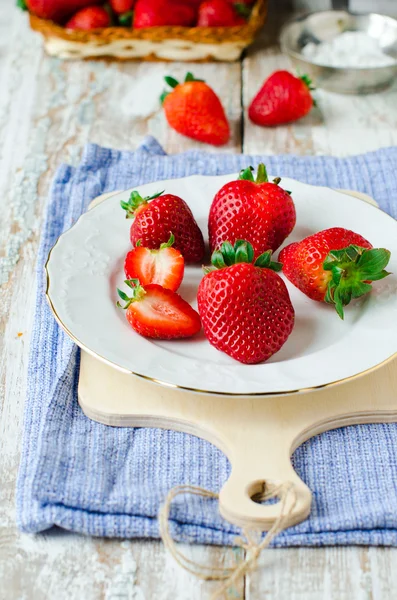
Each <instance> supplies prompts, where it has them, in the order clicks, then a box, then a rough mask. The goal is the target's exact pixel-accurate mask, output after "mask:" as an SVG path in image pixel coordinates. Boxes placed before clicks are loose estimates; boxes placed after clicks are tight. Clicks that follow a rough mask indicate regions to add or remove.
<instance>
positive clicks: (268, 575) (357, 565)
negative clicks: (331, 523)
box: [246, 546, 397, 600]
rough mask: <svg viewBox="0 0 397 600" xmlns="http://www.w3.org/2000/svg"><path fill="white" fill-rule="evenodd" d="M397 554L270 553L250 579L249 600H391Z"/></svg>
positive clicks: (350, 550)
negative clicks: (258, 599) (286, 599)
mask: <svg viewBox="0 0 397 600" xmlns="http://www.w3.org/2000/svg"><path fill="white" fill-rule="evenodd" d="M396 559H397V549H396V548H365V547H364V548H363V547H337V546H336V547H332V548H331V547H330V548H298V549H295V548H290V549H273V550H272V549H271V550H266V551H265V552H264V553H263V555H262V557H261V560H260V564H259V569H258V570H257V571H256V572H254V573H252V574H250V575H249V576H248V578H247V586H246V589H247V592H246V600H256V599H257V598H260V599H261V600H280V599H284V598H288V600H336V599H337V600H351V599H352V598H354V600H368V599H369V598H371V599H373V600H390V599H391V598H393V590H394V589H395V585H396V578H397V574H396V570H395V568H394V567H393V565H394V563H395V561H396Z"/></svg>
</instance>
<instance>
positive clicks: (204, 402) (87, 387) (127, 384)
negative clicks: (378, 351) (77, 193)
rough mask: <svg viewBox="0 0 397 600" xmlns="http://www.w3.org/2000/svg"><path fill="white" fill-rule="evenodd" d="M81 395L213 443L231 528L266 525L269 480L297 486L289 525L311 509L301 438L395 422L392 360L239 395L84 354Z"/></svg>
mask: <svg viewBox="0 0 397 600" xmlns="http://www.w3.org/2000/svg"><path fill="white" fill-rule="evenodd" d="M102 199H103V197H101V198H99V199H97V201H100V200H102ZM97 201H96V202H97ZM78 394H79V403H80V406H81V408H82V409H83V411H84V413H85V414H86V415H87V416H88V417H89V418H91V419H93V420H95V421H98V422H100V423H104V424H106V425H112V426H118V427H162V428H165V429H174V430H177V431H183V432H186V433H190V434H193V435H196V436H198V437H201V438H203V439H206V440H208V441H209V442H211V443H213V444H215V445H216V446H218V447H219V448H220V449H221V450H222V451H223V452H224V453H225V454H226V455H227V457H228V458H229V460H230V462H231V465H232V471H231V475H230V478H229V479H228V481H227V482H226V483H225V485H224V486H223V488H222V489H221V491H220V495H219V509H220V512H221V514H222V515H223V517H224V518H226V519H227V520H229V521H230V522H231V523H234V524H235V525H239V526H242V527H248V528H257V529H262V530H268V529H269V528H270V527H271V525H272V524H273V523H274V521H275V520H276V519H277V516H278V515H279V511H280V503H278V504H258V503H256V502H255V501H253V500H252V497H253V496H255V494H257V493H259V492H262V491H263V490H264V486H265V485H266V484H267V485H274V484H275V485H279V484H281V483H284V482H287V481H290V482H292V483H293V484H294V485H295V489H296V494H297V502H296V504H295V506H294V507H293V508H292V504H291V506H288V505H287V506H286V511H288V510H289V509H290V508H291V509H292V510H291V514H290V519H289V522H288V526H290V525H294V524H296V523H299V522H301V521H303V520H304V519H305V518H306V517H307V516H308V514H309V512H310V506H311V491H310V490H309V488H308V487H307V486H306V485H305V484H304V483H303V481H302V480H301V479H300V478H299V477H298V475H297V474H296V472H295V471H294V469H293V467H292V464H291V460H290V457H291V455H292V453H293V452H294V450H295V449H296V448H297V447H298V446H299V445H300V444H302V442H304V441H305V440H307V439H309V438H310V437H312V436H314V435H317V434H319V433H322V432H324V431H327V430H330V429H334V428H336V427H342V426H346V425H354V424H358V423H381V422H382V423H383V422H392V421H397V357H396V356H395V357H394V358H393V359H391V360H389V361H388V362H387V363H385V364H383V365H382V366H379V368H377V369H376V370H373V371H372V372H370V373H368V374H366V375H363V376H361V377H357V378H352V379H351V380H349V381H347V382H345V383H341V384H338V385H333V386H328V387H325V388H323V389H319V390H315V391H310V392H305V393H301V394H286V395H282V396H273V397H271V396H265V397H258V396H255V397H253V396H251V397H244V396H242V397H236V396H219V395H217V396H211V395H205V394H198V393H197V394H196V393H193V392H186V391H183V390H178V389H175V388H173V387H164V386H160V385H156V384H154V383H152V382H150V381H147V380H145V379H143V378H140V377H135V376H133V375H128V374H125V373H122V372H119V371H117V370H116V369H114V368H113V367H109V366H108V365H106V364H104V363H102V362H100V361H99V360H98V359H96V358H94V357H92V356H91V355H90V354H88V353H87V352H84V351H82V357H81V367H80V380H79V390H78ZM185 483H187V484H188V483H190V482H188V481H187V482H185ZM337 493H338V490H335V494H337ZM291 502H292V500H291Z"/></svg>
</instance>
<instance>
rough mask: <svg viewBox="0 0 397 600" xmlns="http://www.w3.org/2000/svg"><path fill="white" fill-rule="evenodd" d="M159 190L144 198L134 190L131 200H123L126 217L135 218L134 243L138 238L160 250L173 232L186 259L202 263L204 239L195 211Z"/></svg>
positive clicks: (132, 227)
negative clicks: (195, 217)
mask: <svg viewBox="0 0 397 600" xmlns="http://www.w3.org/2000/svg"><path fill="white" fill-rule="evenodd" d="M162 194H163V192H160V193H159V194H155V195H154V196H149V197H147V198H142V196H141V195H140V194H139V192H132V194H131V196H130V198H129V200H128V202H121V203H120V204H121V208H123V209H124V210H125V211H126V217H127V219H134V222H133V223H132V225H131V230H130V238H131V243H132V245H133V246H135V245H136V244H137V243H138V241H139V242H140V244H141V245H142V246H144V247H145V248H150V249H151V250H157V249H158V248H159V247H160V246H161V244H165V243H167V242H168V240H169V237H170V235H171V233H172V234H173V235H174V238H175V242H174V248H176V249H177V250H179V251H180V252H181V253H182V255H183V257H184V259H185V261H186V262H200V261H201V260H202V259H203V257H204V250H205V248H204V239H203V234H202V233H201V231H200V229H199V226H198V225H197V223H196V221H195V220H194V217H193V214H192V211H191V210H190V208H189V207H188V205H187V204H186V202H185V201H184V200H182V198H179V197H178V196H174V195H173V194H164V195H162Z"/></svg>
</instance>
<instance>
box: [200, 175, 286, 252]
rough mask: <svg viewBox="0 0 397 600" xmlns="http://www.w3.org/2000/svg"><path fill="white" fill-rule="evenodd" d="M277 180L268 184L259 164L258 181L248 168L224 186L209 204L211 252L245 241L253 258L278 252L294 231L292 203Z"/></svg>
mask: <svg viewBox="0 0 397 600" xmlns="http://www.w3.org/2000/svg"><path fill="white" fill-rule="evenodd" d="M280 181H281V180H280V178H277V179H275V180H274V182H273V183H270V182H269V181H268V177H267V173H266V168H265V165H264V164H262V163H261V164H259V165H258V169H257V177H256V179H254V176H253V169H252V167H249V168H248V169H245V170H243V171H241V173H240V177H239V179H238V180H235V181H231V182H230V183H226V184H225V185H224V186H223V187H222V188H221V189H220V190H219V192H218V193H217V194H216V196H215V198H214V200H213V201H212V204H211V208H210V213H209V219H208V231H209V241H210V248H211V251H214V250H216V249H218V248H220V246H221V244H222V242H225V241H229V242H231V243H232V244H234V242H235V241H236V240H247V241H248V242H250V243H251V244H252V246H253V247H254V252H255V256H259V255H260V254H262V252H265V250H269V249H271V250H273V251H275V250H277V248H278V247H279V246H281V244H282V243H283V241H284V240H285V239H286V237H287V236H288V235H289V234H290V233H291V231H292V230H293V228H294V227H295V222H296V213H295V205H294V202H293V200H292V198H291V196H290V194H289V193H288V192H286V191H285V190H283V188H281V187H280V186H279V183H280Z"/></svg>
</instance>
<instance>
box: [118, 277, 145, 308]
mask: <svg viewBox="0 0 397 600" xmlns="http://www.w3.org/2000/svg"><path fill="white" fill-rule="evenodd" d="M124 283H125V284H126V285H128V287H129V288H130V289H131V290H132V296H127V294H126V293H125V292H123V291H122V290H119V288H117V293H118V295H119V296H120V298H121V299H122V300H123V301H124V302H125V305H124V306H121V304H120V302H117V306H118V307H119V308H122V309H124V310H126V309H127V308H128V307H129V306H130V305H131V304H132V303H133V302H139V301H140V300H142V298H143V297H144V296H145V294H146V292H145V290H144V288H143V287H142V286H141V284H140V281H139V279H126V280H125V281H124Z"/></svg>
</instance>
